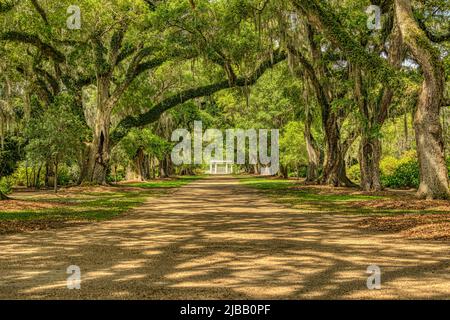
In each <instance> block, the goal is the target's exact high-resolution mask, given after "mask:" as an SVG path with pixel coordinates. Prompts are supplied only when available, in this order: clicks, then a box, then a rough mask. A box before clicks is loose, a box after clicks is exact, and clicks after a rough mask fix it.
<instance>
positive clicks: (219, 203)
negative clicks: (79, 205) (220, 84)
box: [0, 177, 450, 299]
mask: <svg viewBox="0 0 450 320" xmlns="http://www.w3.org/2000/svg"><path fill="white" fill-rule="evenodd" d="M362 218H363V217H360V216H357V215H349V216H346V215H344V214H338V215H336V214H329V211H328V212H327V213H324V214H321V213H319V212H315V213H309V212H305V211H299V210H294V209H289V208H286V207H283V206H281V205H279V204H273V203H272V202H271V201H270V200H269V199H267V198H264V197H261V196H260V195H259V194H257V193H255V192H254V191H252V190H250V189H247V188H245V187H242V186H240V185H239V184H238V183H237V182H236V181H235V180H234V179H231V178H225V177H224V178H210V179H206V180H202V181H199V182H195V183H193V184H191V185H189V186H185V187H183V188H181V189H180V190H179V191H177V192H175V193H174V194H171V195H165V196H163V197H160V198H154V199H150V200H149V201H148V202H147V203H146V204H145V205H144V206H143V207H141V208H139V209H137V210H135V211H133V212H130V213H128V214H126V215H124V216H122V217H120V218H117V219H114V220H111V221H107V222H100V223H96V224H93V225H89V226H81V227H79V228H68V229H64V230H54V231H46V232H32V233H24V234H17V235H10V236H2V237H0V247H1V248H2V249H1V251H2V253H1V256H0V272H1V276H0V298H14V297H16V298H74V299H81V298H113V299H115V298H117V299H127V298H135V299H181V298H183V299H235V298H241V299H254V298H255V299H256V298H267V299H302V298H326V299H328V298H448V297H449V295H450V265H449V261H450V260H449V259H450V256H449V250H448V249H449V246H448V243H445V242H426V241H411V240H404V239H401V238H398V237H395V236H394V235H380V234H371V233H367V232H366V231H364V230H362V229H359V228H357V227H356V225H357V224H358V222H360V221H361V219H362ZM372 264H376V265H378V266H380V268H381V270H382V279H381V280H382V290H375V291H373V290H368V289H367V287H366V279H367V277H368V276H369V275H368V274H366V269H367V267H368V266H369V265H372ZM69 265H77V266H79V267H80V268H81V272H82V282H81V290H69V289H67V287H66V278H67V277H68V275H67V274H66V268H67V267H68V266H69Z"/></svg>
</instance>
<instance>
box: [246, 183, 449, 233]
mask: <svg viewBox="0 0 450 320" xmlns="http://www.w3.org/2000/svg"><path fill="white" fill-rule="evenodd" d="M240 181H241V183H243V184H245V185H247V186H249V187H252V188H255V189H257V190H261V191H262V192H264V194H266V195H269V196H271V197H272V198H273V199H274V201H277V202H280V203H285V204H289V205H291V206H292V207H294V208H298V209H300V210H303V211H305V212H310V213H323V212H327V213H330V214H341V213H342V214H353V215H362V216H363V217H365V219H364V220H363V221H362V222H361V223H360V224H359V226H360V227H361V228H363V229H365V230H367V231H370V232H379V233H383V232H384V233H393V234H398V235H400V236H402V237H406V238H411V239H427V240H450V201H447V200H431V201H430V200H418V199H417V198H416V197H415V192H414V191H413V190H384V191H380V192H371V193H369V192H364V191H361V190H359V189H356V188H334V187H330V186H316V185H308V184H305V183H304V181H303V180H293V179H289V180H283V179H276V178H265V177H254V176H246V177H241V178H240Z"/></svg>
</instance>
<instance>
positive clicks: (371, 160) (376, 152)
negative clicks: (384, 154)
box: [359, 136, 382, 191]
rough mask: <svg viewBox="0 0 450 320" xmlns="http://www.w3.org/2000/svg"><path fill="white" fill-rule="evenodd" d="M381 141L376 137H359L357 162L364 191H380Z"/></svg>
mask: <svg viewBox="0 0 450 320" xmlns="http://www.w3.org/2000/svg"><path fill="white" fill-rule="evenodd" d="M380 160H381V142H380V140H379V139H378V138H376V137H374V138H369V137H367V136H363V137H361V145H360V150H359V163H360V169H361V188H362V189H363V190H364V191H380V190H381V189H382V186H381V179H380Z"/></svg>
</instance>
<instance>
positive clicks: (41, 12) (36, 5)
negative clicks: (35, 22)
mask: <svg viewBox="0 0 450 320" xmlns="http://www.w3.org/2000/svg"><path fill="white" fill-rule="evenodd" d="M31 3H32V4H33V7H34V8H35V9H36V11H37V12H38V13H39V15H40V16H41V18H42V20H43V21H44V23H45V24H46V25H47V26H48V25H49V23H48V19H47V14H46V13H45V10H44V9H43V8H42V7H41V5H40V4H39V2H38V1H37V0H31Z"/></svg>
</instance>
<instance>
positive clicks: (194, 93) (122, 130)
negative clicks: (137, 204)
mask: <svg viewBox="0 0 450 320" xmlns="http://www.w3.org/2000/svg"><path fill="white" fill-rule="evenodd" d="M285 59H286V54H285V53H284V52H280V51H277V52H276V53H275V54H274V57H273V59H268V60H267V61H265V62H263V63H262V64H261V65H260V66H259V67H258V69H257V70H256V71H255V72H254V73H253V74H252V75H251V76H250V77H248V78H246V77H239V78H238V79H237V80H236V82H235V87H244V86H249V85H253V84H255V83H256V82H257V80H258V79H259V78H260V77H261V76H262V75H263V74H264V72H266V71H267V70H268V69H269V68H272V67H273V66H274V65H276V64H278V63H279V62H281V61H283V60H285ZM228 88H231V87H230V83H229V81H228V80H225V81H220V82H217V83H215V84H210V85H206V86H202V87H198V88H193V89H187V90H184V91H182V92H180V93H178V94H175V95H173V96H171V97H168V98H167V99H165V100H163V101H161V102H160V103H158V104H156V105H155V106H154V107H153V108H152V109H150V110H149V111H148V112H146V113H143V114H140V115H138V116H128V117H126V118H125V119H123V120H122V121H121V122H120V123H119V125H118V126H117V127H116V129H115V130H114V132H113V133H112V134H111V143H112V146H114V145H115V144H117V143H118V142H119V141H120V140H121V139H122V138H123V137H125V136H126V135H127V134H128V132H129V131H130V129H132V128H135V127H142V126H145V125H147V124H150V123H152V122H154V121H156V120H157V119H158V118H159V117H160V115H161V114H163V113H164V112H166V111H167V110H169V109H171V108H173V107H175V106H177V105H179V104H182V103H184V102H186V101H189V100H191V99H195V98H200V97H204V96H207V95H211V94H214V93H216V92H218V91H221V90H223V89H228Z"/></svg>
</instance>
